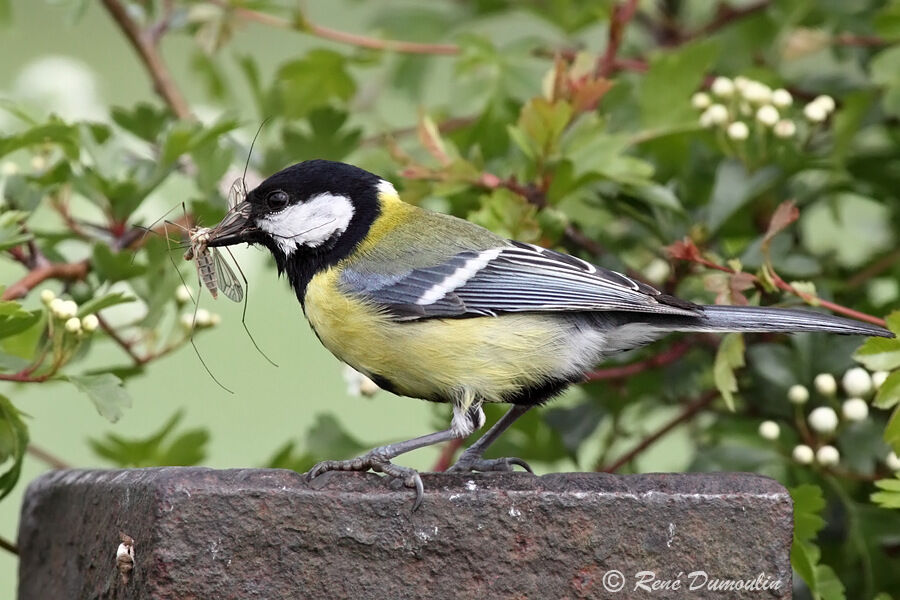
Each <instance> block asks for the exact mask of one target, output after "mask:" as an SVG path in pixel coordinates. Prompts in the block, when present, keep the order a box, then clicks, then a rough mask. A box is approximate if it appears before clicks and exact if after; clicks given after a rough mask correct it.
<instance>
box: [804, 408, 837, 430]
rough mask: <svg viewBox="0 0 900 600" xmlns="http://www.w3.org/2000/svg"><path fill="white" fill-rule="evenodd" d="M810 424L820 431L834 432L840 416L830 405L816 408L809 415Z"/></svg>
mask: <svg viewBox="0 0 900 600" xmlns="http://www.w3.org/2000/svg"><path fill="white" fill-rule="evenodd" d="M807 421H809V426H810V427H812V428H813V430H814V431H818V432H819V433H832V432H833V431H834V430H835V429H837V426H838V416H837V413H836V412H834V409H833V408H831V407H829V406H820V407H818V408H814V409H813V410H812V412H811V413H809V416H808V417H807Z"/></svg>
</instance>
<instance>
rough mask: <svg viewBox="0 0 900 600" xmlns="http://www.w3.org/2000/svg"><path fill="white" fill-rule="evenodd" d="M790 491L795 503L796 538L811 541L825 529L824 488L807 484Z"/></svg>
mask: <svg viewBox="0 0 900 600" xmlns="http://www.w3.org/2000/svg"><path fill="white" fill-rule="evenodd" d="M789 491H790V493H791V499H792V500H793V501H794V536H795V537H797V538H799V539H800V540H803V541H809V540H811V539H813V538H814V537H816V535H818V533H819V531H821V530H822V528H823V527H825V519H823V518H822V517H821V513H822V511H823V510H824V509H825V497H824V496H823V494H822V488H820V487H819V486H817V485H812V484H809V483H807V484H804V485H799V486H797V487H794V488H791V489H790V490H789Z"/></svg>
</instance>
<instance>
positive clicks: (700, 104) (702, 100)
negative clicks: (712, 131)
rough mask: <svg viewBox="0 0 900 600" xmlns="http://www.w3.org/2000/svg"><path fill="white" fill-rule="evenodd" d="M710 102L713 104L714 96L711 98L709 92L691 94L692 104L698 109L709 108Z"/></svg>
mask: <svg viewBox="0 0 900 600" xmlns="http://www.w3.org/2000/svg"><path fill="white" fill-rule="evenodd" d="M710 104H712V98H710V97H709V94H707V93H705V92H697V93H696V94H694V95H693V96H691V106H693V107H694V108H696V109H697V110H703V109H706V108H709V105H710Z"/></svg>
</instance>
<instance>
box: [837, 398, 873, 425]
mask: <svg viewBox="0 0 900 600" xmlns="http://www.w3.org/2000/svg"><path fill="white" fill-rule="evenodd" d="M841 414H842V415H844V418H845V419H847V420H848V421H865V420H866V417H868V416H869V405H868V403H866V401H865V400H863V399H862V398H850V399H848V400H844V403H843V404H842V405H841Z"/></svg>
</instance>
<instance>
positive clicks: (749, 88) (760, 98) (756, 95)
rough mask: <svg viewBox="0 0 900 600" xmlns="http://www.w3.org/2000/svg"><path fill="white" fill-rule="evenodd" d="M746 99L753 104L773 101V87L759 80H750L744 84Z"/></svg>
mask: <svg viewBox="0 0 900 600" xmlns="http://www.w3.org/2000/svg"><path fill="white" fill-rule="evenodd" d="M742 93H743V95H744V99H746V100H747V101H749V102H752V103H753V104H768V103H769V102H771V101H772V88H770V87H769V86H767V85H766V84H764V83H760V82H758V81H750V82H748V83H747V85H746V86H744V90H743V92H742Z"/></svg>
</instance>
